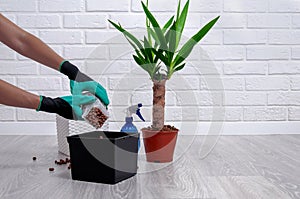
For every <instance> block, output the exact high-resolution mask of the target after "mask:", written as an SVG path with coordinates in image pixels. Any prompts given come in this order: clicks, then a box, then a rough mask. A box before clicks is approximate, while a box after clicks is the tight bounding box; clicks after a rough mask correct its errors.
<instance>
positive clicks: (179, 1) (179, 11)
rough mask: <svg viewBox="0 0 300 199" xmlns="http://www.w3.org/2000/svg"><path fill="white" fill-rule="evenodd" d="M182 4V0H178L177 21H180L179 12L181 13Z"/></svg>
mask: <svg viewBox="0 0 300 199" xmlns="http://www.w3.org/2000/svg"><path fill="white" fill-rule="evenodd" d="M180 4H181V0H179V2H178V7H177V13H176V21H178V18H179V14H180Z"/></svg>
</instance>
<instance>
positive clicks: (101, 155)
mask: <svg viewBox="0 0 300 199" xmlns="http://www.w3.org/2000/svg"><path fill="white" fill-rule="evenodd" d="M138 138H139V134H138V133H130V134H127V133H123V132H109V131H105V132H103V131H93V132H89V133H84V134H80V135H73V136H68V137H67V140H68V143H69V148H70V157H71V174H72V179H73V180H80V181H88V182H97V183H105V184H116V183H118V182H121V181H123V180H125V179H128V178H130V177H132V176H134V175H135V174H136V172H137V153H138Z"/></svg>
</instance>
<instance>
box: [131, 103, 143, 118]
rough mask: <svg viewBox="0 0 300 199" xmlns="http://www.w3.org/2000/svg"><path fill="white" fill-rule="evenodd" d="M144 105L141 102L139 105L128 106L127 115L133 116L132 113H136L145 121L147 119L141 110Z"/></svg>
mask: <svg viewBox="0 0 300 199" xmlns="http://www.w3.org/2000/svg"><path fill="white" fill-rule="evenodd" d="M142 106H143V104H142V103H139V104H137V105H133V106H130V107H128V109H127V117H131V116H132V114H136V115H137V116H138V117H139V118H140V119H141V120H142V121H144V122H145V119H144V118H143V116H142V114H141V112H140V108H141V107H142Z"/></svg>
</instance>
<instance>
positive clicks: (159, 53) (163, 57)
mask: <svg viewBox="0 0 300 199" xmlns="http://www.w3.org/2000/svg"><path fill="white" fill-rule="evenodd" d="M152 51H153V52H154V54H155V55H156V57H157V58H159V59H160V60H161V61H162V62H163V63H164V64H165V65H166V66H167V65H168V58H167V57H165V56H164V55H163V52H164V51H163V50H162V49H159V50H155V49H152Z"/></svg>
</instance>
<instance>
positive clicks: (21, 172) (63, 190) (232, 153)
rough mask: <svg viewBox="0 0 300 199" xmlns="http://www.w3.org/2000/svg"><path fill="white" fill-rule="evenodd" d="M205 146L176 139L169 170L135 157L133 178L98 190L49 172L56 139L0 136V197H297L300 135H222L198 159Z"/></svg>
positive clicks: (61, 170) (63, 171) (58, 169)
mask: <svg viewBox="0 0 300 199" xmlns="http://www.w3.org/2000/svg"><path fill="white" fill-rule="evenodd" d="M203 140H204V137H203V136H197V137H194V136H180V137H179V138H178V146H177V148H176V156H175V157H176V160H175V161H174V163H173V164H169V165H164V164H149V163H146V162H145V160H144V157H139V159H140V160H139V166H140V168H139V171H138V172H139V173H138V175H136V176H135V177H133V178H131V179H129V180H126V181H123V182H121V183H119V184H117V185H103V184H96V183H87V182H79V181H73V180H71V177H70V171H69V170H68V169H67V168H66V167H65V166H55V165H54V160H55V159H57V158H61V157H63V156H62V155H61V154H58V153H57V145H56V137H55V136H0V198H1V199H3V198H9V199H17V198H22V199H24V198H28V199H35V198H37V199H48V198H55V199H59V198H64V199H67V198H72V199H73V198H78V199H85V198H103V199H106V198H107V199H110V198H120V199H124V198H129V199H134V198H149V199H150V198H159V199H167V198H173V199H176V198H178V199H179V198H188V199H191V198H197V199H200V198H207V199H208V198H221V199H223V198H224V199H226V198H237V199H244V198H264V199H265V198H266V199H276V198H280V199H288V198H300V136H296V135H272V136H223V137H220V139H219V141H218V143H217V145H216V146H215V148H214V150H213V151H212V152H211V153H209V155H208V156H207V157H206V158H204V159H202V158H201V157H200V151H201V146H202V143H203ZM33 156H36V157H37V158H38V159H37V161H35V162H34V161H33V160H32V157H33ZM49 167H55V171H54V172H49V171H48V168H49ZM154 170H156V171H154ZM147 171H148V172H147ZM150 171H151V172H150Z"/></svg>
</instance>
